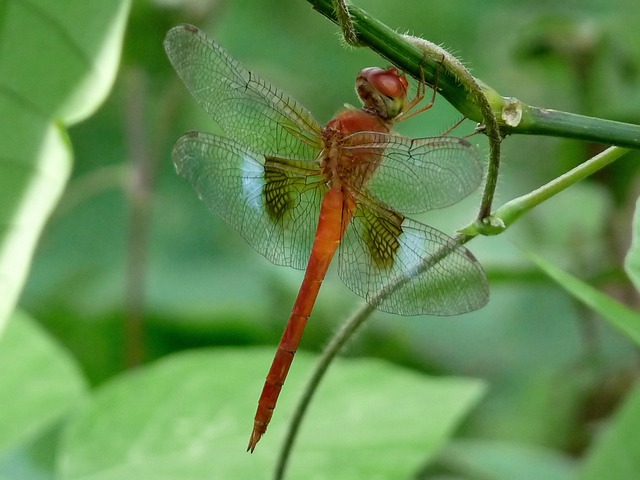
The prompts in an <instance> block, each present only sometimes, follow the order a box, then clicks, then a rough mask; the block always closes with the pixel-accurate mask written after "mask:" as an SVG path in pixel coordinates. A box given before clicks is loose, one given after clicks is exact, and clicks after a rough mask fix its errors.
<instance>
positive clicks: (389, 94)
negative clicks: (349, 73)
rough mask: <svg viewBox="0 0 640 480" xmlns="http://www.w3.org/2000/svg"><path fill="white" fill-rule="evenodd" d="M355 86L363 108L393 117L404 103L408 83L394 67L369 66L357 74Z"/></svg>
mask: <svg viewBox="0 0 640 480" xmlns="http://www.w3.org/2000/svg"><path fill="white" fill-rule="evenodd" d="M356 86H357V90H358V95H359V96H360V98H361V99H362V101H363V103H364V105H365V108H368V109H370V110H372V111H374V112H375V113H376V114H378V115H380V116H381V117H383V118H393V117H395V116H397V115H398V114H399V113H400V112H401V111H402V108H403V107H404V105H405V103H406V100H407V89H408V87H409V83H408V82H407V79H406V78H404V76H403V75H401V74H400V73H399V72H398V70H397V69H395V68H389V69H387V70H384V69H382V68H378V67H370V68H365V69H364V70H362V71H361V72H360V73H359V74H358V77H357V79H356Z"/></svg>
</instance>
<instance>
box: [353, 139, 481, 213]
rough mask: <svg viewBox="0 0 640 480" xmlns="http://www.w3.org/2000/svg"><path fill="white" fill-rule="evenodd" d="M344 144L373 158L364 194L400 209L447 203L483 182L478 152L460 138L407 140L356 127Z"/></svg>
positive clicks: (361, 155)
mask: <svg viewBox="0 0 640 480" xmlns="http://www.w3.org/2000/svg"><path fill="white" fill-rule="evenodd" d="M343 148H344V151H346V152H350V153H351V154H353V155H357V156H358V157H359V158H365V159H368V161H369V162H374V163H376V166H375V167H374V168H372V169H371V170H370V171H373V173H372V174H371V175H370V177H369V179H368V181H367V182H366V184H365V185H366V187H365V188H366V190H368V192H369V193H368V194H367V195H366V196H370V197H374V198H376V199H378V200H380V201H381V202H382V203H384V204H386V205H388V206H389V207H391V208H392V209H393V210H397V211H399V212H403V213H420V212H425V211H427V210H431V209H434V208H441V207H446V206H448V205H452V204H454V203H456V202H457V201H459V200H461V199H463V198H464V197H466V196H467V195H469V194H470V193H471V192H473V191H474V190H475V189H476V188H478V186H479V185H480V183H481V181H482V163H481V160H480V158H481V157H480V153H479V152H478V150H477V149H476V148H475V147H474V146H473V145H472V144H471V143H469V142H468V141H466V140H465V139H463V138H457V137H447V136H444V137H433V138H416V139H411V138H406V137H402V136H399V135H394V134H388V133H375V132H359V133H355V134H353V135H351V136H349V137H347V138H346V139H345V141H344V147H343ZM354 190H355V191H356V192H357V191H363V187H361V186H360V187H358V186H354Z"/></svg>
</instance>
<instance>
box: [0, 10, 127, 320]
mask: <svg viewBox="0 0 640 480" xmlns="http://www.w3.org/2000/svg"><path fill="white" fill-rule="evenodd" d="M128 9H129V0H117V1H116V0H93V1H91V2H87V1H85V0H67V1H65V2H63V3H59V2H51V1H49V0H33V1H29V2H18V1H9V2H3V3H2V4H1V5H0V17H1V18H2V26H1V27H0V138H1V139H2V152H1V153H0V291H1V292H2V295H1V296H0V330H1V329H2V328H3V326H4V324H5V322H6V318H7V316H8V315H9V314H10V313H11V311H12V310H13V307H14V305H15V301H16V298H17V296H18V294H19V292H20V289H21V288H22V285H23V283H24V280H25V277H26V274H27V270H28V268H29V263H30V260H31V255H32V253H33V249H34V246H35V243H36V241H37V239H38V235H39V233H40V231H41V230H42V227H43V225H44V223H45V221H46V219H47V217H48V215H49V213H50V212H51V209H52V208H53V206H54V205H55V203H56V202H57V200H58V198H59V196H60V193H61V192H62V190H63V188H64V185H65V183H66V180H67V178H68V176H69V172H70V170H71V151H70V148H69V144H68V141H67V140H66V133H65V132H64V127H66V126H68V125H71V124H72V123H74V122H78V121H80V120H82V119H83V118H86V117H87V116H88V115H89V114H90V113H92V112H93V111H94V110H95V109H96V108H97V106H98V105H99V104H100V103H101V102H102V100H103V99H104V97H105V96H106V95H107V93H108V90H109V88H110V86H111V84H112V83H113V79H114V76H115V72H116V67H117V63H118V59H119V54H120V50H121V44H122V38H123V33H124V24H125V19H126V14H127V12H128Z"/></svg>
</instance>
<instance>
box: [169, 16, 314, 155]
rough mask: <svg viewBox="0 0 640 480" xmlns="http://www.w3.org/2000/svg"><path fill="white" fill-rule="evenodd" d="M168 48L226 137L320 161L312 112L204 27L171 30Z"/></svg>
mask: <svg viewBox="0 0 640 480" xmlns="http://www.w3.org/2000/svg"><path fill="white" fill-rule="evenodd" d="M164 48H165V50H166V51H167V56H168V57H169V60H170V61H171V64H172V65H173V67H174V68H175V70H176V72H177V73H178V75H179V76H180V78H182V81H183V82H184V84H185V85H186V86H187V89H188V90H189V91H190V92H191V95H193V97H194V98H195V100H196V101H197V102H198V104H199V105H200V106H201V107H202V108H204V109H205V110H206V111H207V112H208V113H209V115H211V117H212V118H213V119H214V120H215V121H216V123H218V124H219V125H220V127H221V128H222V130H223V131H224V132H225V134H226V135H227V136H229V137H232V138H234V139H236V140H237V141H238V142H240V143H242V144H244V145H246V146H248V147H250V148H251V149H252V150H253V151H255V152H260V153H263V154H265V155H278V156H282V157H286V158H295V159H299V160H315V159H316V156H317V154H318V152H319V150H320V149H321V147H322V145H321V139H320V136H321V134H322V128H321V127H320V125H319V124H318V123H317V122H316V121H315V120H314V119H313V117H312V116H311V114H310V113H309V112H308V111H307V110H306V109H305V108H304V107H302V106H301V105H300V104H298V103H297V102H296V101H295V100H294V99H293V98H292V97H290V96H289V95H287V94H286V93H284V92H282V91H280V90H278V89H277V88H276V87H274V86H272V85H270V84H269V83H267V82H266V81H265V80H263V79H261V78H260V77H258V76H257V75H255V74H254V73H252V72H250V71H249V70H247V69H246V68H244V67H243V66H241V65H240V64H239V63H238V62H236V61H235V60H234V59H233V58H231V56H230V55H229V54H228V53H227V52H226V51H225V50H224V49H223V48H222V47H220V45H218V44H217V43H215V42H214V41H212V40H211V39H209V38H208V37H207V36H206V35H205V34H204V33H202V32H201V31H200V30H199V29H197V28H196V27H194V26H191V25H180V26H177V27H174V28H172V29H171V30H169V32H168V33H167V35H166V37H165V40H164Z"/></svg>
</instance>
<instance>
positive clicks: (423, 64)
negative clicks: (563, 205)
mask: <svg viewBox="0 0 640 480" xmlns="http://www.w3.org/2000/svg"><path fill="white" fill-rule="evenodd" d="M307 1H308V2H309V3H310V4H311V5H313V8H314V9H315V10H317V11H318V12H319V13H321V14H322V15H324V16H325V17H327V18H328V19H330V20H331V21H333V22H334V23H336V24H337V23H338V20H337V17H336V14H335V11H334V7H333V0H307ZM348 8H349V18H350V19H351V21H352V24H353V30H355V32H356V34H357V38H358V42H359V43H361V44H365V45H367V46H369V47H370V48H371V49H372V50H374V51H375V52H377V53H379V54H380V55H382V56H383V57H384V58H386V59H387V60H389V61H390V62H392V63H393V64H395V65H396V66H398V67H399V68H400V69H402V70H403V71H405V72H407V73H409V74H410V75H411V76H413V77H414V78H416V79H420V78H421V71H422V75H423V76H424V79H425V80H426V81H427V82H428V83H430V84H431V85H433V84H434V83H436V78H437V85H438V91H439V93H440V94H441V95H442V96H443V97H444V98H446V99H447V101H448V102H449V103H451V104H452V105H453V106H454V107H455V108H456V109H457V110H458V111H459V112H460V113H461V114H462V115H464V116H465V117H467V118H470V119H471V120H474V121H476V122H482V121H483V115H482V111H481V109H480V108H479V106H478V105H477V103H476V101H475V99H474V98H473V96H470V95H469V94H468V91H467V89H466V88H465V87H464V86H463V85H461V83H460V81H459V79H458V78H456V76H455V75H454V74H453V73H452V72H450V71H446V70H445V71H439V61H438V59H429V58H427V59H425V58H424V53H423V52H422V50H420V49H419V48H418V47H417V46H416V45H414V44H412V43H411V42H410V41H409V40H408V39H407V38H405V37H404V36H402V35H400V34H398V33H396V32H395V31H393V30H392V29H390V28H389V27H388V26H386V25H385V24H383V23H382V22H380V21H378V20H376V19H375V18H373V17H372V16H371V15H369V14H368V13H367V12H365V11H364V10H362V9H360V8H357V7H354V6H349V7H348ZM476 80H477V79H476ZM477 82H478V83H479V84H480V85H481V86H482V87H483V89H484V91H485V94H486V96H487V98H488V99H489V102H490V104H491V106H492V108H493V111H494V113H495V116H496V118H497V119H498V122H499V124H500V129H501V131H502V133H503V134H524V135H549V136H554V137H566V138H579V139H582V140H586V141H592V142H598V143H605V144H614V145H618V146H621V147H627V148H636V149H638V148H640V125H632V124H625V123H621V122H615V121H611V120H605V119H600V118H593V117H585V116H582V115H575V114H570V113H566V112H558V111H553V110H547V109H542V108H537V107H532V106H529V105H527V104H525V103H524V102H521V101H520V100H517V99H514V98H510V97H503V96H501V95H499V94H498V93H497V92H496V91H495V90H493V89H492V88H490V87H488V86H487V85H486V84H484V83H482V82H481V81H480V80H477Z"/></svg>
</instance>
